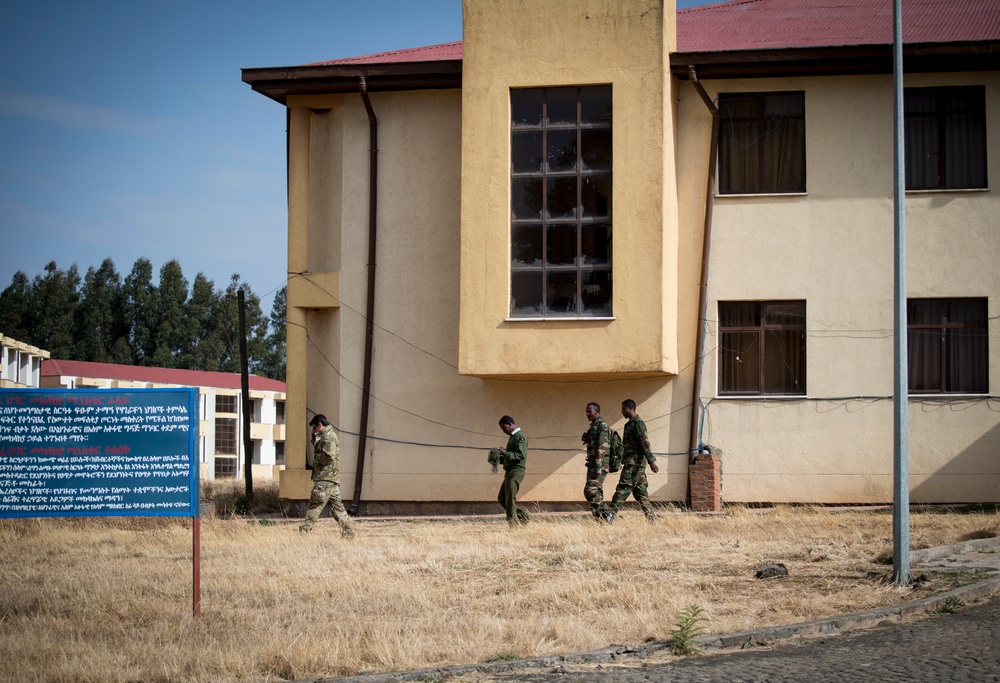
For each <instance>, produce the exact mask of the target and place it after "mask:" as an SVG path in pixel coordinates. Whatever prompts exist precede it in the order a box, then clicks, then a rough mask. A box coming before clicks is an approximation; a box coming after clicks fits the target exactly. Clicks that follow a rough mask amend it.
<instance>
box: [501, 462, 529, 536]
mask: <svg viewBox="0 0 1000 683" xmlns="http://www.w3.org/2000/svg"><path fill="white" fill-rule="evenodd" d="M523 480H524V468H523V467H518V468H516V469H513V470H508V471H506V472H504V473H503V484H501V485H500V492H499V493H498V494H497V502H498V503H500V504H501V505H502V506H503V509H504V512H506V513H507V522H508V523H510V525H511V526H516V525H518V524H527V523H528V521H529V520H530V519H531V517H530V516H529V515H528V513H527V511H526V510H525V509H524V508H519V507H517V491H518V489H520V488H521V482H522V481H523Z"/></svg>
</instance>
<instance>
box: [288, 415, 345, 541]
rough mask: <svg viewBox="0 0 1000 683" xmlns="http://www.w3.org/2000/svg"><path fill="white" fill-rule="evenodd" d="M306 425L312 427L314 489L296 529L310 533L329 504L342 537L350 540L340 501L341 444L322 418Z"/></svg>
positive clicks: (314, 418) (329, 425) (327, 421)
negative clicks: (304, 515) (304, 517)
mask: <svg viewBox="0 0 1000 683" xmlns="http://www.w3.org/2000/svg"><path fill="white" fill-rule="evenodd" d="M309 426H310V427H312V439H313V463H312V480H313V489H312V494H311V495H310V496H309V507H308V508H307V509H306V521H305V522H303V524H302V526H300V527H299V531H311V530H312V528H313V526H315V525H316V520H317V519H319V516H320V515H321V514H322V513H323V508H325V507H326V505H327V503H329V504H330V509H331V510H332V512H333V516H334V517H335V518H336V519H337V522H338V523H339V524H340V533H341V535H342V536H344V537H345V538H350V537H351V536H353V535H354V532H353V531H352V530H351V522H350V518H349V517H348V516H347V510H346V509H345V508H344V503H343V501H342V500H341V499H340V443H339V442H338V441H337V433H336V432H334V431H333V425H331V424H330V421H329V420H327V419H326V417H325V416H323V415H316V416H315V417H313V419H312V420H311V421H310V422H309Z"/></svg>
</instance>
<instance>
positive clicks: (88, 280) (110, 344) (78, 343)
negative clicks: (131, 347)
mask: <svg viewBox="0 0 1000 683" xmlns="http://www.w3.org/2000/svg"><path fill="white" fill-rule="evenodd" d="M74 329H75V333H74V340H73V341H74V353H73V357H74V358H75V359H77V360H86V361H96V362H98V363H119V362H131V359H130V358H127V357H126V358H125V359H120V358H118V357H116V355H115V352H116V349H119V350H120V348H121V345H119V344H118V342H119V341H121V342H122V343H123V344H124V343H125V336H126V334H127V329H126V327H125V322H124V319H123V316H122V277H121V275H120V274H119V273H118V269H117V268H115V263H114V261H112V260H111V259H110V258H106V259H104V261H102V262H101V265H100V267H99V268H97V269H94V267H93V266H91V267H90V268H88V269H87V274H86V275H85V276H84V278H83V287H82V288H81V290H80V302H79V304H77V307H76V316H75V319H74ZM125 348H127V344H126V346H125Z"/></svg>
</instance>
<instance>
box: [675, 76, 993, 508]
mask: <svg viewBox="0 0 1000 683" xmlns="http://www.w3.org/2000/svg"><path fill="white" fill-rule="evenodd" d="M703 84H704V85H705V87H706V89H707V90H708V92H709V94H710V95H711V96H712V97H715V96H716V95H717V94H718V93H719V92H766V91H776V90H803V91H804V92H805V107H806V156H807V178H808V181H807V187H808V195H807V196H788V197H776V196H771V197H767V196H760V197H719V198H718V199H717V201H716V205H715V212H714V215H715V221H714V228H713V244H712V270H711V280H710V285H709V293H710V301H709V307H708V311H709V314H708V317H709V319H710V320H712V321H713V322H712V323H711V324H710V325H709V331H710V335H709V338H708V343H707V348H708V349H713V348H714V347H715V346H716V345H717V344H718V336H717V328H716V326H715V324H714V318H715V312H716V311H717V310H718V302H719V301H720V300H754V299H760V300H767V299H805V300H806V302H807V303H806V315H807V327H808V336H807V365H808V369H807V391H808V397H809V400H790V401H776V400H759V399H758V400H754V399H743V400H734V399H718V398H715V399H714V400H713V398H714V397H715V395H716V386H717V382H716V377H717V372H718V370H717V366H716V360H717V356H716V354H715V353H714V352H713V353H710V354H709V355H708V357H707V361H708V363H707V365H706V369H705V381H704V383H703V387H702V392H701V395H702V396H703V397H704V398H705V400H712V403H711V404H710V406H709V408H708V419H707V421H706V432H705V441H707V442H709V443H711V444H713V445H715V446H717V447H719V448H721V449H722V451H723V453H724V456H723V482H724V489H723V497H724V499H725V500H727V501H730V502H733V501H813V502H826V503H837V502H880V503H881V502H887V501H889V500H891V498H892V472H893V438H892V434H893V414H892V402H891V400H888V399H883V400H874V399H864V398H852V397H858V396H868V397H880V396H881V397H889V396H891V394H892V378H893V323H892V306H893V201H892V192H893V177H892V173H893V148H892V144H893V138H894V133H893V128H892V125H893V124H892V116H893V114H892V81H891V77H889V76H884V77H883V76H870V77H834V78H823V79H780V80H762V79H755V80H753V81H729V82H718V81H708V82H703ZM962 84H985V85H986V88H987V105H986V107H987V112H996V111H998V110H1000V79H998V77H997V75H996V74H992V73H990V74H948V75H943V76H942V75H932V74H923V75H914V76H909V77H907V80H906V85H907V86H934V85H962ZM679 99H680V113H681V123H680V126H679V128H680V130H681V131H682V134H681V136H680V139H681V156H680V157H679V162H678V168H679V169H680V171H679V173H680V183H681V187H682V188H683V187H686V186H688V185H689V184H691V183H694V184H695V185H696V184H697V183H700V182H701V181H700V179H699V178H698V173H693V174H690V176H689V174H688V170H689V166H688V164H686V163H685V155H687V154H689V153H692V154H693V150H694V148H703V147H705V146H707V144H708V133H707V128H706V126H707V125H708V124H707V123H703V124H702V125H701V127H700V128H699V129H697V133H696V134H692V135H687V134H686V133H687V132H688V131H692V133H694V129H692V127H691V126H690V125H689V124H688V122H689V121H691V120H692V119H693V118H695V117H699V118H700V119H702V120H705V119H706V117H707V114H706V113H705V111H706V110H705V107H704V105H703V103H701V102H700V101H699V100H698V98H697V96H696V95H695V93H694V91H693V89H692V88H691V87H690V85H689V84H684V86H683V87H682V88H681V91H680V98H679ZM987 125H988V130H987V139H988V141H989V144H990V149H989V154H988V158H989V164H990V167H989V177H991V178H993V179H994V182H995V179H996V178H1000V164H998V162H997V159H998V158H1000V147H998V143H997V141H998V140H1000V118H998V117H996V116H989V117H988V124H987ZM695 156H697V155H695ZM681 195H682V197H683V196H684V191H683V190H682V191H681ZM906 213H907V216H906V228H907V261H908V268H907V286H908V296H910V297H965V296H987V297H989V302H988V310H989V315H991V316H992V317H993V319H992V320H991V321H990V338H991V340H995V339H997V334H998V332H1000V324H998V321H997V319H996V311H997V310H998V309H1000V300H998V293H1000V267H998V266H1000V246H998V237H997V232H996V228H997V220H996V216H998V215H1000V200H998V198H997V196H996V194H995V192H930V193H909V194H908V195H907V200H906ZM683 215H684V212H683V211H682V216H683ZM991 346H992V348H991V355H992V358H991V363H990V375H991V376H990V387H991V388H992V389H993V391H994V393H995V391H996V387H997V386H1000V361H998V360H997V358H998V355H997V354H998V351H997V348H996V344H992V342H991ZM828 399H841V400H828ZM909 415H910V418H909V420H910V432H909V452H910V468H909V469H910V485H911V491H912V493H911V501H912V502H915V503H919V502H942V501H956V500H970V501H987V500H996V498H997V492H998V491H1000V467H998V464H997V463H998V460H997V454H998V453H1000V413H998V412H997V410H996V402H995V401H993V402H990V401H986V400H978V401H970V402H967V403H966V402H954V401H952V402H943V401H941V400H940V397H938V398H924V399H917V398H913V399H911V404H910V409H909Z"/></svg>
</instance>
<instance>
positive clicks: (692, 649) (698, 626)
mask: <svg viewBox="0 0 1000 683" xmlns="http://www.w3.org/2000/svg"><path fill="white" fill-rule="evenodd" d="M702 612H703V610H702V608H701V607H699V606H698V605H690V606H688V607H687V608H686V609H684V610H682V611H681V613H680V614H679V615H678V616H677V621H675V622H674V629H673V630H672V631H671V632H670V637H671V648H670V649H671V652H673V653H674V654H675V655H681V656H684V655H700V654H702V650H701V649H700V648H699V647H698V646H697V645H696V644H695V639H696V638H699V637H701V636H703V635H705V629H704V628H703V627H702V623H704V622H707V621H708V619H706V618H705V617H703V616H702Z"/></svg>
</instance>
